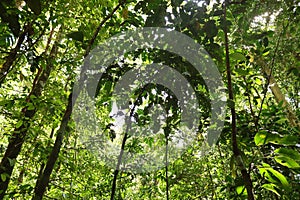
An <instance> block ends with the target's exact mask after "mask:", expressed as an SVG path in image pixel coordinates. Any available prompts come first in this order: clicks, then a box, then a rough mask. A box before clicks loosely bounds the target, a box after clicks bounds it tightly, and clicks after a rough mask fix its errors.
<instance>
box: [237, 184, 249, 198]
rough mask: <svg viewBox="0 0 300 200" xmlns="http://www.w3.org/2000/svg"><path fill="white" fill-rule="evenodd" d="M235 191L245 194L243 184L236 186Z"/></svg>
mask: <svg viewBox="0 0 300 200" xmlns="http://www.w3.org/2000/svg"><path fill="white" fill-rule="evenodd" d="M236 192H237V193H238V195H244V196H246V195H247V190H246V188H245V186H243V185H241V186H237V187H236Z"/></svg>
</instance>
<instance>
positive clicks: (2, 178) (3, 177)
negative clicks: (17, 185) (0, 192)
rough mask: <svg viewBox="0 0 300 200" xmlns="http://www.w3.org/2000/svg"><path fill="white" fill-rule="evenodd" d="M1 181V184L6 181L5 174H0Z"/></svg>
mask: <svg viewBox="0 0 300 200" xmlns="http://www.w3.org/2000/svg"><path fill="white" fill-rule="evenodd" d="M1 180H2V181H3V182H5V181H6V174H5V173H3V174H1Z"/></svg>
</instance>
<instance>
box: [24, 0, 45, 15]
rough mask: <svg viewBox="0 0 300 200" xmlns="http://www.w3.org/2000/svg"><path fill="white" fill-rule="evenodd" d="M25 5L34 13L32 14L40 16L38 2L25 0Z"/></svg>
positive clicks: (38, 0) (36, 0)
mask: <svg viewBox="0 0 300 200" xmlns="http://www.w3.org/2000/svg"><path fill="white" fill-rule="evenodd" d="M26 4H27V5H28V7H29V8H30V9H31V10H32V12H34V14H36V15H39V14H41V10H42V6H41V2H40V0H27V1H26Z"/></svg>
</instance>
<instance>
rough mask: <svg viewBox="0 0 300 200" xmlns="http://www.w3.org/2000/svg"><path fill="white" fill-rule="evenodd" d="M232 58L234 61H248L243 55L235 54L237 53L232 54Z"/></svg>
mask: <svg viewBox="0 0 300 200" xmlns="http://www.w3.org/2000/svg"><path fill="white" fill-rule="evenodd" d="M230 58H231V59H232V60H240V61H246V60H247V59H246V57H245V56H244V55H243V54H241V53H239V52H235V53H232V54H230Z"/></svg>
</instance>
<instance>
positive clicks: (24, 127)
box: [0, 34, 57, 199]
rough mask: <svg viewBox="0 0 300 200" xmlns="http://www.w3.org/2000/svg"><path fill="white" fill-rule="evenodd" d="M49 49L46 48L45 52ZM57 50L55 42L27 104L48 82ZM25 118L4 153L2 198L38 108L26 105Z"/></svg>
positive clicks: (24, 109) (1, 183)
mask: <svg viewBox="0 0 300 200" xmlns="http://www.w3.org/2000/svg"><path fill="white" fill-rule="evenodd" d="M51 39H52V34H51V35H50V37H49V40H51ZM46 51H47V49H46V50H45V52H46ZM56 51H57V44H54V45H53V47H52V49H51V52H50V60H49V62H48V64H47V66H46V68H45V69H43V68H42V67H40V69H39V71H38V73H37V75H36V77H35V79H34V82H33V86H32V90H31V92H30V93H29V94H28V96H27V98H26V102H27V105H28V104H32V103H33V102H32V100H31V97H32V96H35V97H37V98H38V97H40V96H41V93H42V90H43V88H44V85H45V83H46V82H47V80H48V78H49V75H50V72H51V70H52V68H53V65H52V62H51V60H52V59H53V58H54V57H55V55H56ZM21 112H22V114H23V118H22V119H21V120H20V121H19V122H18V123H17V125H18V126H17V125H16V127H15V129H14V131H13V132H12V135H11V137H10V139H9V144H8V147H7V149H6V151H5V153H4V156H3V158H2V161H1V163H0V174H4V175H5V177H6V178H5V179H4V180H3V179H0V192H1V193H0V199H3V197H4V195H5V192H6V190H7V188H8V184H9V181H10V177H11V175H12V172H13V169H14V166H15V162H16V159H17V157H18V155H19V154H20V152H21V149H22V145H23V143H24V141H25V139H26V135H27V131H28V129H29V127H30V124H31V120H32V118H33V117H34V115H35V113H36V108H34V109H31V108H30V109H29V107H28V106H25V107H24V108H23V109H22V111H21Z"/></svg>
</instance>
